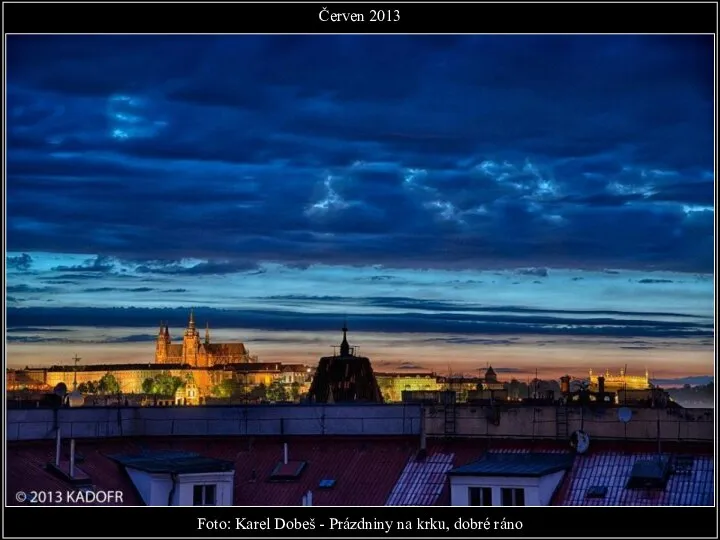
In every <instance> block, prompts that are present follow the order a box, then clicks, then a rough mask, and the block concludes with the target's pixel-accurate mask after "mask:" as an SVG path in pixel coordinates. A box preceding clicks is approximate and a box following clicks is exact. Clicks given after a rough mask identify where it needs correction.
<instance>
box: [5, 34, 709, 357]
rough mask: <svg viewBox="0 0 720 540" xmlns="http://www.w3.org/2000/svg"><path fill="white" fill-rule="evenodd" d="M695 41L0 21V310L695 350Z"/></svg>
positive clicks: (702, 239) (701, 314)
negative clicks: (343, 321) (106, 31)
mask: <svg viewBox="0 0 720 540" xmlns="http://www.w3.org/2000/svg"><path fill="white" fill-rule="evenodd" d="M713 46H714V43H713V38H712V36H575V37H573V36H455V37H451V36H424V37H423V36H232V37H231V36H226V37H221V36H175V37H171V36H166V37H160V36H157V37H153V36H20V35H18V36H9V37H8V40H7V82H8V87H7V106H8V107H7V108H8V117H7V145H8V146H7V202H6V212H7V242H8V251H9V253H8V256H7V258H6V265H7V269H8V279H7V301H8V304H9V306H10V309H9V311H8V318H9V323H10V324H11V325H15V326H33V327H46V326H47V327H54V326H63V325H113V324H117V325H121V326H124V327H134V328H140V327H143V328H145V327H147V326H148V325H150V326H152V325H154V324H156V322H157V320H159V319H168V318H170V317H172V316H175V313H178V315H177V317H180V318H182V321H178V323H179V324H182V323H184V318H185V315H184V313H185V311H184V310H186V308H187V307H188V306H190V305H194V306H204V309H205V310H206V313H205V314H206V315H207V317H209V318H210V317H211V318H212V320H213V324H214V325H216V326H218V325H219V326H223V325H226V326H237V327H242V328H251V329H258V330H262V329H267V330H293V331H294V330H297V331H301V330H306V331H315V332H322V331H326V330H328V329H330V328H336V327H337V326H338V325H339V323H338V320H339V319H340V318H341V317H342V316H343V315H344V314H345V313H349V314H350V315H351V316H352V319H353V324H354V325H355V327H356V328H357V329H359V330H364V331H367V332H376V333H381V334H382V333H386V334H387V333H393V332H395V333H403V332H419V333H424V334H425V335H424V337H423V338H422V339H427V340H432V339H436V338H437V336H436V335H435V334H452V335H453V336H454V337H451V338H447V339H453V340H460V341H462V342H463V343H464V344H465V346H468V347H470V346H474V347H482V346H496V345H498V346H500V342H504V341H506V342H509V343H511V342H512V339H514V338H517V337H518V336H520V337H523V336H525V337H526V336H529V335H533V336H538V337H537V344H538V345H539V346H548V347H551V346H552V344H551V342H552V339H549V337H548V336H550V335H557V336H585V337H601V338H603V339H608V340H626V341H627V342H625V343H624V344H621V345H619V346H623V347H626V348H627V347H646V346H647V345H646V344H643V343H640V344H638V343H632V341H638V340H640V341H642V340H643V339H646V338H647V339H673V340H680V341H686V342H690V341H692V342H693V343H694V344H695V345H697V344H698V343H705V344H706V345H705V346H707V340H709V339H711V338H712V337H713V336H712V329H711V328H710V327H709V326H708V325H709V324H710V321H711V317H712V312H713V286H712V276H711V274H712V271H713V248H714V173H713V165H714V163H713V157H714V142H713V141H714V139H713V117H714V112H713V111H714V109H713V98H714V94H713V91H714V65H713V58H714V57H713V52H714V50H713ZM180 308H182V313H183V315H182V316H180V315H179V313H180V311H177V312H176V311H174V310H180ZM133 321H135V322H133ZM13 336H14V337H13V338H12V339H13V340H14V342H15V343H16V344H21V343H27V340H31V341H32V340H35V341H33V342H41V341H42V340H43V339H68V338H65V337H59V336H55V337H48V336H45V337H43V334H42V333H40V334H32V333H31V334H22V333H17V334H13ZM33 336H34V337H33ZM113 339H119V340H123V339H124V340H126V342H128V343H130V342H142V341H143V340H144V339H147V337H146V335H145V334H144V333H141V332H140V331H138V333H136V334H127V335H124V336H119V337H116V338H113ZM441 339H443V340H445V339H446V338H445V337H442V338H441ZM23 340H25V341H23ZM38 340H40V341H38ZM483 340H485V341H483ZM108 343H109V342H108ZM113 343H118V342H117V341H115V342H113ZM446 343H449V344H452V343H454V344H458V343H459V342H453V341H447V342H446ZM626 350H629V349H626ZM635 350H640V349H635ZM411 364H414V362H411ZM508 369H509V368H508Z"/></svg>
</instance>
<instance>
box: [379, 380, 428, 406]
mask: <svg viewBox="0 0 720 540" xmlns="http://www.w3.org/2000/svg"><path fill="white" fill-rule="evenodd" d="M375 378H376V379H377V382H378V385H379V386H380V391H381V392H382V395H383V399H384V400H385V401H387V402H400V401H402V400H403V392H437V391H439V390H440V388H441V387H442V385H441V384H440V383H439V382H438V377H437V375H436V374H435V373H375Z"/></svg>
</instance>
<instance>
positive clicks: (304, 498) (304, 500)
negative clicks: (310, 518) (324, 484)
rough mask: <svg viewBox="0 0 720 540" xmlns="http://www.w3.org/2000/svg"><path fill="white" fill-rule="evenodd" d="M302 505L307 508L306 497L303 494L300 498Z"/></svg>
mask: <svg viewBox="0 0 720 540" xmlns="http://www.w3.org/2000/svg"><path fill="white" fill-rule="evenodd" d="M302 505H303V506H307V505H308V503H307V495H305V494H303V496H302Z"/></svg>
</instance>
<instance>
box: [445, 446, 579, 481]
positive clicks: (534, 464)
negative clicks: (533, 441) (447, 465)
mask: <svg viewBox="0 0 720 540" xmlns="http://www.w3.org/2000/svg"><path fill="white" fill-rule="evenodd" d="M572 462H573V455H572V454H569V453H567V454H566V453H550V452H528V453H517V454H514V453H488V454H486V455H485V456H484V457H483V458H481V459H479V460H478V461H474V462H472V463H468V464H467V465H463V466H461V467H456V468H454V469H452V470H451V471H449V472H448V474H450V475H453V476H530V477H538V476H545V475H547V474H552V473H555V472H558V471H565V470H568V469H569V468H570V467H571V466H572Z"/></svg>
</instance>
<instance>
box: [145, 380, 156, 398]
mask: <svg viewBox="0 0 720 540" xmlns="http://www.w3.org/2000/svg"><path fill="white" fill-rule="evenodd" d="M154 390H155V379H153V378H152V377H148V378H147V379H145V380H144V381H143V382H142V391H143V394H153V393H154Z"/></svg>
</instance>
